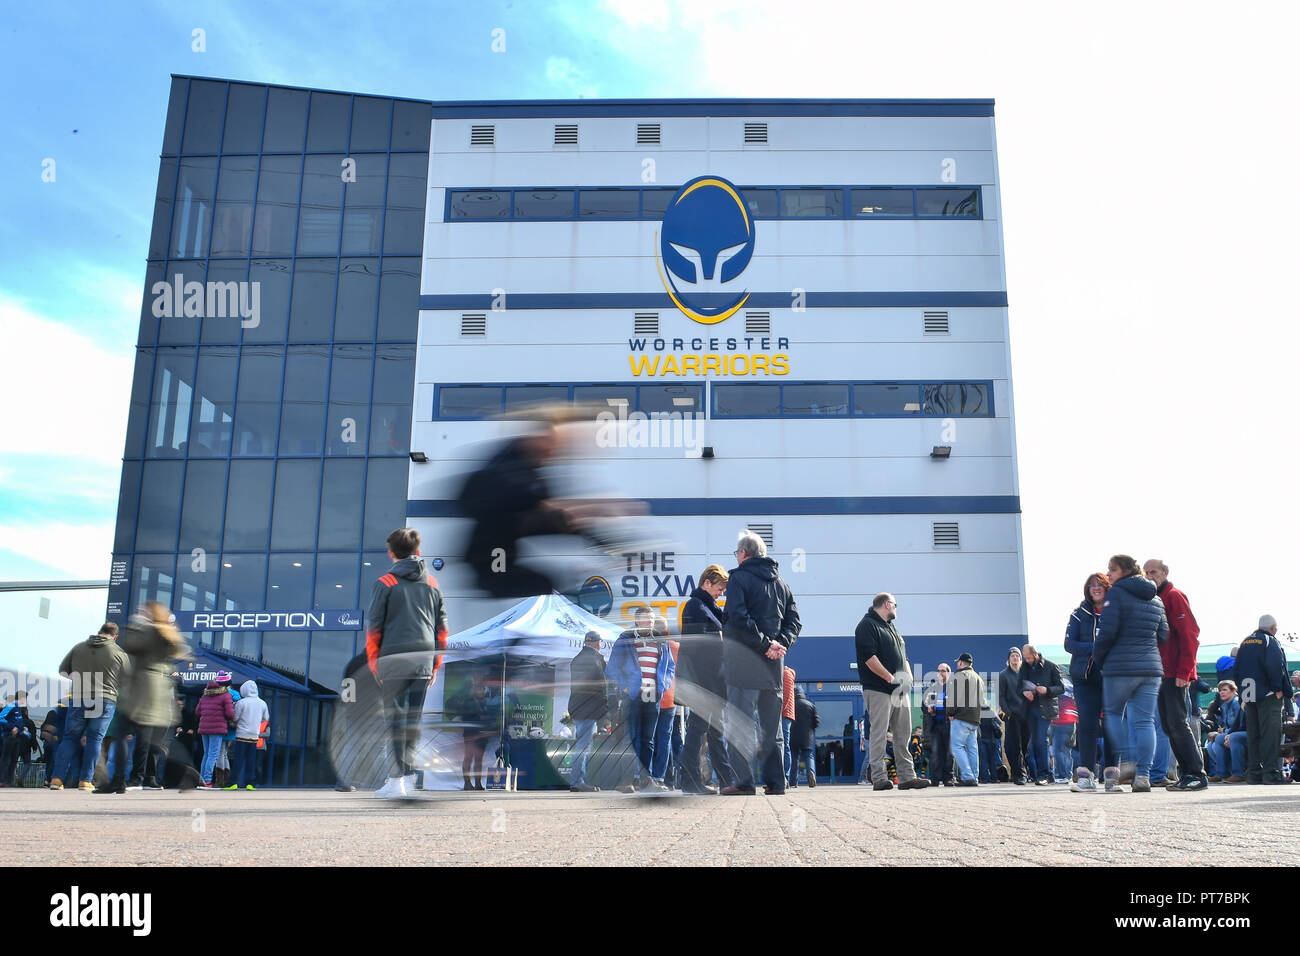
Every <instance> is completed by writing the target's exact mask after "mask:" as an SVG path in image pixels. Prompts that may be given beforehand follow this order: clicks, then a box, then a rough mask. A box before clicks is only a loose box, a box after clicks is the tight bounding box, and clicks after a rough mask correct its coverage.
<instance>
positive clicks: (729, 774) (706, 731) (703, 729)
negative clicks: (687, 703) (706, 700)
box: [680, 710, 736, 790]
mask: <svg viewBox="0 0 1300 956" xmlns="http://www.w3.org/2000/svg"><path fill="white" fill-rule="evenodd" d="M706 743H707V746H708V748H709V763H710V764H711V765H712V766H713V772H714V773H715V774H717V775H718V783H719V785H720V786H723V787H729V786H731V785H732V784H733V783H735V782H736V774H735V772H734V771H733V770H732V769H731V762H730V761H729V760H728V759H727V742H726V739H725V738H724V737H723V736H722V719H721V717H719V716H715V715H713V714H705V713H702V712H701V711H699V710H692V711H691V717H690V719H689V720H688V721H687V722H686V742H685V743H684V744H683V745H682V760H681V770H682V773H681V781H680V782H681V785H682V789H683V790H702V789H703V788H704V781H702V780H701V779H700V749H701V744H706Z"/></svg>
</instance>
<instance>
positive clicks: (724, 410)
mask: <svg viewBox="0 0 1300 956" xmlns="http://www.w3.org/2000/svg"><path fill="white" fill-rule="evenodd" d="M780 412H781V386H780V385H715V386H713V414H714V415H717V416H718V417H720V418H758V417H763V418H776V417H777V416H778V415H779V414H780Z"/></svg>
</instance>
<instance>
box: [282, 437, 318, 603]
mask: <svg viewBox="0 0 1300 956" xmlns="http://www.w3.org/2000/svg"><path fill="white" fill-rule="evenodd" d="M320 469H321V463H320V459H318V458H282V459H280V460H279V461H278V462H276V469H275V507H274V508H273V509H272V511H271V550H273V551H284V550H290V549H293V548H308V549H314V548H315V547H316V517H317V509H318V508H319V507H320ZM286 606H292V605H286ZM297 606H298V607H306V606H307V604H306V599H304V601H303V603H302V604H299V605H297Z"/></svg>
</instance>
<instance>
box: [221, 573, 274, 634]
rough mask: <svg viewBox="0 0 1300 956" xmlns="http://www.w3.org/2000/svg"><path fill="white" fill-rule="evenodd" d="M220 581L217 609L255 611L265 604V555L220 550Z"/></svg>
mask: <svg viewBox="0 0 1300 956" xmlns="http://www.w3.org/2000/svg"><path fill="white" fill-rule="evenodd" d="M220 581H221V584H220V586H219V587H218V589H217V609H218V610H222V611H243V610H252V611H257V610H261V609H263V608H264V607H266V605H265V604H263V603H262V600H263V597H264V596H265V594H266V555H264V554H224V553H223V554H222V555H221V578H220ZM214 637H215V635H214ZM214 646H216V644H215V641H214Z"/></svg>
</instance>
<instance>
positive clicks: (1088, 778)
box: [1070, 767, 1097, 793]
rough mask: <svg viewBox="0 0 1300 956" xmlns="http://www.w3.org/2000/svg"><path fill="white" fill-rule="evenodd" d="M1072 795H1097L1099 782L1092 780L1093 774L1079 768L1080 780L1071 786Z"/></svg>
mask: <svg viewBox="0 0 1300 956" xmlns="http://www.w3.org/2000/svg"><path fill="white" fill-rule="evenodd" d="M1070 791H1071V792H1072V793H1096V792H1097V781H1096V780H1094V779H1093V778H1092V772H1091V771H1090V770H1086V769H1085V768H1083V767H1080V768H1079V779H1078V780H1076V781H1074V783H1072V784H1070Z"/></svg>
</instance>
